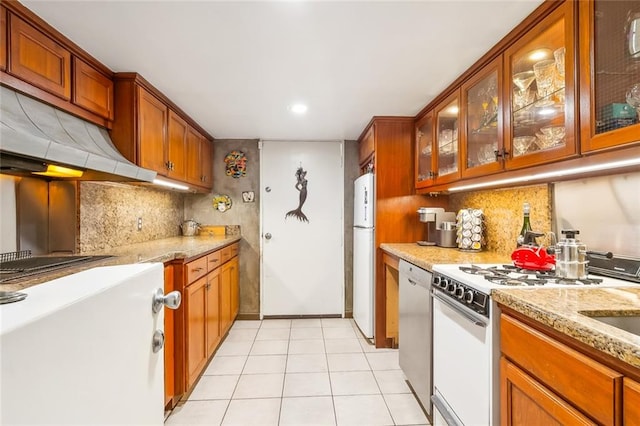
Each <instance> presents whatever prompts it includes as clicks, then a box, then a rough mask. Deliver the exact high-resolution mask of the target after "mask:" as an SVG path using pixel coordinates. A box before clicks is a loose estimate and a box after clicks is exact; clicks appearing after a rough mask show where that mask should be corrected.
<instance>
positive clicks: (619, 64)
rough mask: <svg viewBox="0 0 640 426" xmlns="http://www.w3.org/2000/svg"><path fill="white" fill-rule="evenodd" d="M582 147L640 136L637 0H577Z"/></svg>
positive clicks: (600, 146) (597, 147) (598, 146)
mask: <svg viewBox="0 0 640 426" xmlns="http://www.w3.org/2000/svg"><path fill="white" fill-rule="evenodd" d="M579 8H580V10H579V12H580V15H579V19H580V22H581V23H580V37H579V39H580V58H581V60H580V69H579V72H580V77H581V78H580V99H581V105H580V123H581V124H580V130H581V133H582V151H583V152H590V151H596V150H602V149H606V148H612V147H615V146H620V145H623V144H627V143H630V142H639V141H640V124H639V116H638V115H639V114H640V1H639V0H627V1H601V0H598V1H593V0H591V1H581V2H579Z"/></svg>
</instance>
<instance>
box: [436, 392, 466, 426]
mask: <svg viewBox="0 0 640 426" xmlns="http://www.w3.org/2000/svg"><path fill="white" fill-rule="evenodd" d="M431 402H433V406H434V407H435V408H436V410H438V412H439V413H440V415H441V416H442V417H443V418H444V421H445V422H447V425H448V426H464V424H462V422H461V421H460V420H458V418H457V417H456V415H455V414H453V411H452V410H451V409H450V408H449V405H448V404H447V403H446V402H445V400H444V399H443V398H442V397H441V396H440V394H439V393H438V392H437V390H436V392H434V393H433V395H431Z"/></svg>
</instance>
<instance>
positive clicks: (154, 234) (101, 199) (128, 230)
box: [78, 182, 184, 253]
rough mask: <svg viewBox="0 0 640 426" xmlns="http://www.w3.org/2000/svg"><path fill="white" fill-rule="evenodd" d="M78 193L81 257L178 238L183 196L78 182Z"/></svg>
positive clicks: (140, 188)
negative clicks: (110, 249) (133, 245)
mask: <svg viewBox="0 0 640 426" xmlns="http://www.w3.org/2000/svg"><path fill="white" fill-rule="evenodd" d="M78 193H79V194H78V196H79V201H80V221H79V222H80V233H79V251H80V253H84V252H87V251H93V250H104V249H109V248H111V247H118V246H122V245H126V244H133V243H141V242H145V241H151V240H156V239H159V238H168V237H175V236H178V235H180V234H181V232H180V224H181V223H182V221H183V220H184V219H183V215H184V194H182V193H179V192H173V191H166V190H165V191H162V190H157V189H154V188H149V187H145V186H141V185H128V184H122V183H107V182H81V183H80V187H79V190H78ZM139 217H140V218H142V230H140V231H138V218H139Z"/></svg>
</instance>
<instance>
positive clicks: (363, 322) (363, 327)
mask: <svg viewBox="0 0 640 426" xmlns="http://www.w3.org/2000/svg"><path fill="white" fill-rule="evenodd" d="M354 185H355V188H354V201H353V204H354V206H353V319H354V320H355V321H356V324H357V325H358V328H360V331H361V332H362V334H364V336H365V337H366V338H368V339H373V330H374V283H375V247H374V244H375V243H374V242H375V177H374V174H373V173H367V174H365V175H362V176H360V177H359V178H358V179H356V180H355V183H354Z"/></svg>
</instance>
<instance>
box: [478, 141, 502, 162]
mask: <svg viewBox="0 0 640 426" xmlns="http://www.w3.org/2000/svg"><path fill="white" fill-rule="evenodd" d="M497 150H498V144H497V143H493V144H490V145H489V144H486V145H483V146H482V147H481V148H479V149H478V164H488V163H493V162H495V161H496V153H495V151H497Z"/></svg>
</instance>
